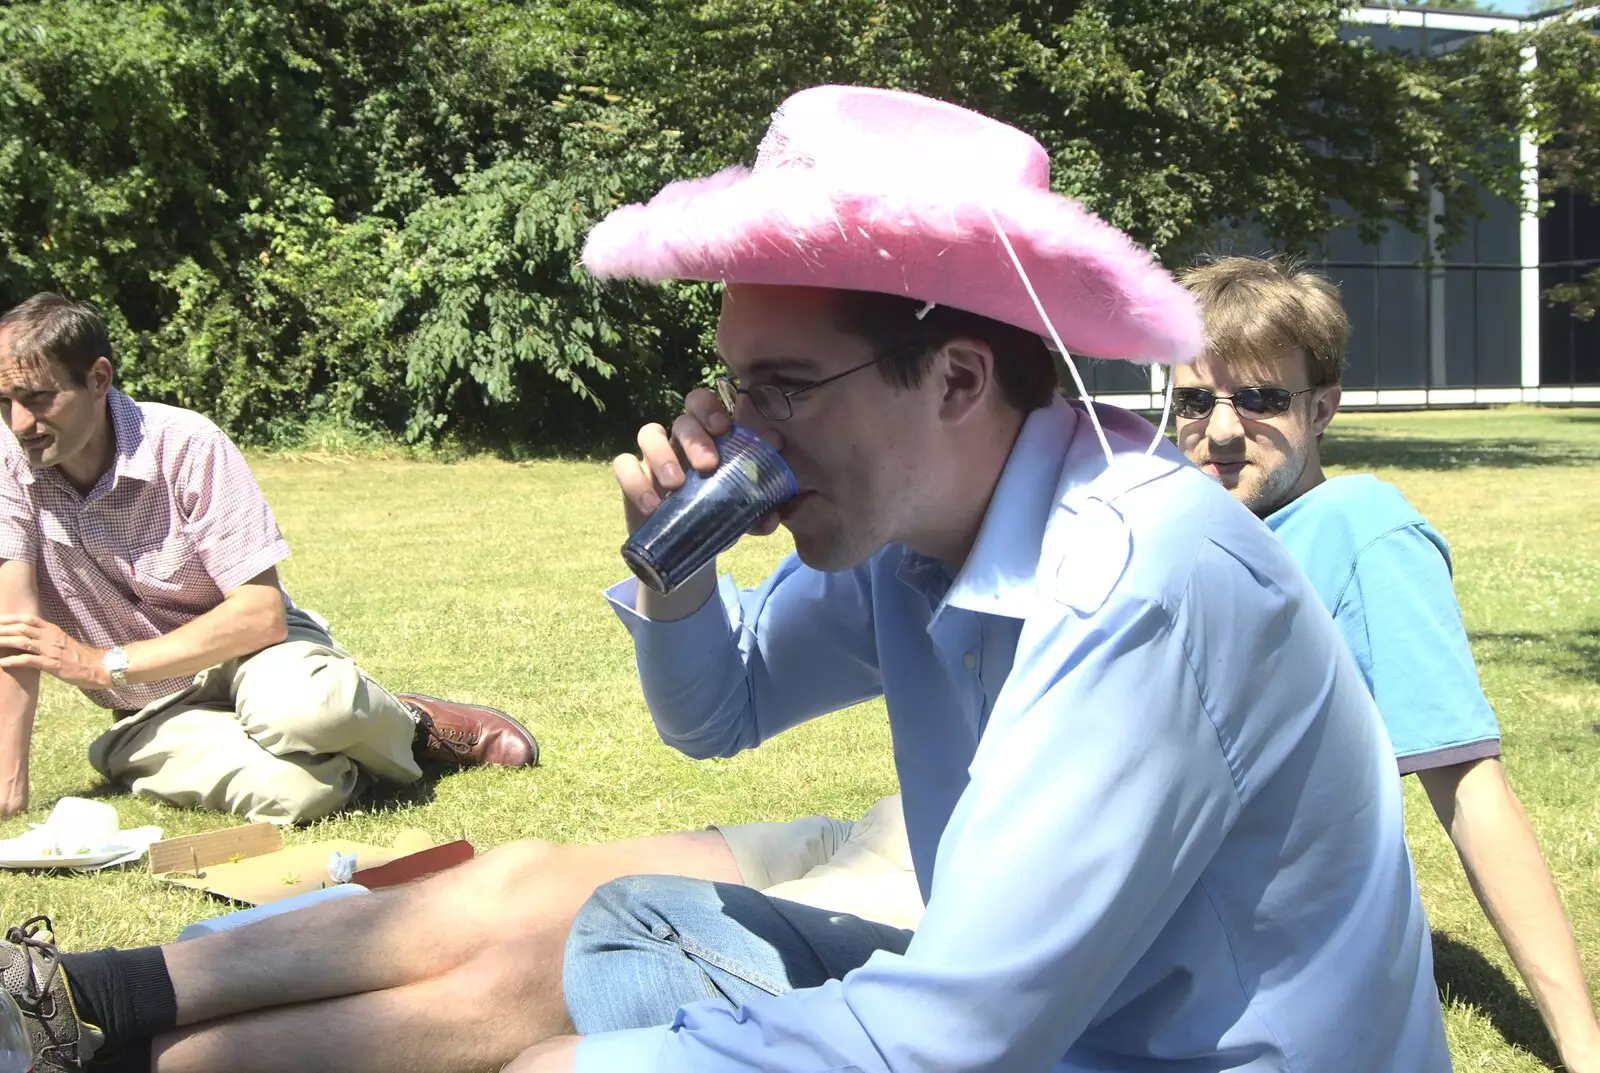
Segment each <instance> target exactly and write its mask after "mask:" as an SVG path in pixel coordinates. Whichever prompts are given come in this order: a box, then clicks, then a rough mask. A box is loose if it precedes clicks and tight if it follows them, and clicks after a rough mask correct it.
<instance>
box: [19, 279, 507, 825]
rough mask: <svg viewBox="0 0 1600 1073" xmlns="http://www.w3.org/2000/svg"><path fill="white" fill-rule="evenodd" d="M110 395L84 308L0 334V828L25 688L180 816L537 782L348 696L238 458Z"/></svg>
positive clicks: (118, 773) (408, 716) (27, 720)
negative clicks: (444, 771)
mask: <svg viewBox="0 0 1600 1073" xmlns="http://www.w3.org/2000/svg"><path fill="white" fill-rule="evenodd" d="M113 376H114V370H113V366H112V363H111V344H110V342H109V340H108V339H107V337H106V331H105V326H104V324H103V323H102V322H101V320H100V318H99V316H98V315H96V314H95V312H94V311H93V310H92V309H91V308H89V307H88V306H86V305H84V304H82V303H78V302H74V301H71V300H70V299H67V298H65V297H62V296H61V295H57V294H48V293H46V294H39V295H35V296H34V297H32V298H30V299H28V300H27V301H25V302H23V303H22V304H21V305H19V306H17V307H16V308H14V309H12V310H11V311H10V312H8V313H6V314H5V315H4V316H3V317H0V416H3V417H4V418H5V421H6V427H7V429H8V431H9V433H10V434H9V435H4V436H0V816H10V815H13V814H15V813H17V812H19V811H21V810H22V809H24V808H26V807H27V804H28V749H29V741H30V739H31V737H32V733H33V722H34V715H35V712H36V709H37V706H38V699H39V673H40V672H41V671H42V672H44V673H46V674H50V675H53V676H55V677H56V678H59V679H60V680H61V681H63V682H66V683H67V684H68V685H71V686H76V687H77V688H78V689H81V690H82V691H83V692H84V694H85V695H86V696H88V697H89V699H90V700H92V701H94V702H95V703H96V704H98V705H100V706H101V707H104V708H110V709H112V710H113V711H114V712H115V713H116V721H115V722H114V723H113V725H112V726H111V728H110V729H109V730H107V731H106V732H105V733H104V734H102V735H101V736H100V737H99V738H98V739H96V740H95V742H94V743H93V744H92V745H91V746H90V748H89V760H90V762H91V763H92V764H93V765H94V767H95V768H96V769H97V770H98V771H99V772H100V773H101V774H102V775H104V776H105V777H106V778H107V779H109V780H111V781H112V782H113V783H118V784H122V785H125V786H129V787H131V789H132V790H133V792H135V793H138V794H142V795H145V796H149V797H153V798H156V799H158V800H162V801H165V802H167V803H169V804H173V805H178V806H190V807H199V808H209V809H217V810H220V811H225V812H236V813H240V814H243V815H244V816H246V817H248V818H250V819H256V820H270V821H273V822H278V823H292V822H299V821H305V820H313V819H317V818H318V817H321V816H325V815H327V814H328V813H330V812H333V811H335V810H336V809H338V808H340V807H341V806H343V805H344V804H345V803H346V802H348V801H349V800H350V798H351V796H352V795H353V794H355V793H356V792H357V791H358V790H359V789H360V788H361V787H362V786H363V785H364V784H367V783H368V782H370V781H372V780H377V781H379V782H385V783H390V784H404V783H409V782H412V781H414V780H416V779H418V778H419V777H421V774H422V769H421V767H420V766H419V763H418V761H419V760H435V761H439V762H443V763H447V764H450V765H454V766H466V765H473V764H481V763H493V764H501V765H506V766H512V767H520V766H524V765H531V764H534V763H537V761H538V744H537V742H535V740H534V738H533V735H531V734H530V733H529V732H528V731H527V730H526V729H525V728H524V727H523V726H522V725H521V724H519V723H517V722H516V721H515V720H513V719H511V718H510V717H509V716H507V715H506V714H504V713H503V712H499V711H496V710H494V709H492V708H485V707H480V706H477V705H466V704H455V703H451V702H448V701H442V700H439V699H437V698H434V697H425V696H421V695H417V694H404V693H402V694H390V693H389V692H387V691H386V690H384V689H383V688H382V687H381V686H379V685H378V684H377V683H376V682H374V681H373V680H372V679H371V678H369V677H367V675H366V674H365V673H363V672H362V671H361V669H360V668H359V667H357V666H356V664H355V661H354V660H353V659H352V658H351V657H350V654H349V653H348V652H346V651H345V650H344V649H342V648H341V647H340V646H339V645H338V643H337V642H335V641H334V640H333V638H332V637H331V636H329V634H328V631H327V629H326V628H325V626H324V624H323V623H321V622H320V621H319V620H317V619H316V618H314V617H313V616H311V615H309V614H307V613H306V612H305V611H303V610H301V609H299V608H297V607H295V606H294V604H293V603H292V601H290V599H289V596H288V594H287V593H286V592H285V591H284V589H283V587H282V585H281V584H280V583H279V581H278V572H277V564H278V563H279V562H281V561H283V560H284V559H285V558H287V557H288V555H289V546H288V544H286V543H285V542H284V539H283V535H282V534H281V533H280V532H279V530H278V526H277V523H276V521H274V519H273V516H272V511H271V509H270V508H269V507H268V506H267V502H266V499H265V498H264V497H263V496H262V494H261V489H260V488H259V487H258V486H257V485H256V482H255V479H254V478H253V477H252V476H251V474H250V470H249V467H248V466H247V465H246V464H245V460H244V458H243V456H242V455H241V454H240V453H239V450H238V448H237V447H235V446H234V444H233V443H232V441H230V440H229V439H228V437H227V436H226V435H225V434H224V433H223V432H222V431H221V430H220V429H218V428H217V427H216V425H214V424H212V423H211V421H209V420H207V419H206V418H205V417H203V416H201V415H200V414H197V413H194V412H192V411H189V410H182V409H178V408H176V407H171V406H163V405H159V404H154V403H136V402H134V401H133V400H131V399H129V398H128V397H127V396H126V395H124V394H122V393H121V392H119V391H116V390H115V389H113V388H112V386H111V383H112V379H113Z"/></svg>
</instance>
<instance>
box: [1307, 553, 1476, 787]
mask: <svg viewBox="0 0 1600 1073" xmlns="http://www.w3.org/2000/svg"><path fill="white" fill-rule="evenodd" d="M1334 621H1335V622H1337V623H1338V625H1339V631H1340V633H1342V634H1343V635H1344V639H1345V643H1346V644H1347V645H1348V646H1349V648H1350V654H1351V655H1352V656H1354V657H1355V661H1356V665H1357V666H1358V667H1359V668H1360V669H1361V675H1362V677H1363V678H1364V679H1365V680H1366V683H1367V688H1368V689H1369V690H1370V691H1371V692H1372V697H1373V699H1374V700H1375V701H1377V704H1378V710H1379V711H1380V712H1381V713H1382V714H1383V721H1384V723H1385V725H1386V726H1387V727H1388V730H1389V738H1390V740H1391V741H1392V743H1393V745H1394V752H1395V757H1396V758H1397V760H1398V762H1399V767H1400V773H1401V774H1402V775H1404V774H1409V773H1411V772H1414V771H1423V770H1426V769H1428V768H1435V767H1445V766H1448V765H1450V764H1459V763H1463V762H1465V761H1468V760H1476V759H1481V758H1483V757H1488V756H1498V755H1499V754H1500V727H1499V724H1498V723H1496V722H1495V717H1494V712H1493V710H1492V709H1491V708H1490V707H1489V701H1488V699H1487V698H1485V697H1484V695H1483V689H1482V687H1481V686H1480V685H1479V682H1478V668H1477V665H1476V664H1475V663H1474V662H1473V659H1472V648H1471V646H1470V644H1469V643H1468V641H1467V631H1466V628H1465V626H1464V625H1463V624H1462V620H1461V608H1460V605H1459V604H1457V603H1456V596H1455V589H1454V587H1453V586H1452V584H1451V580H1450V566H1449V563H1448V562H1447V561H1446V559H1445V557H1444V554H1443V553H1442V552H1441V551H1440V549H1439V547H1438V546H1437V545H1435V544H1434V542H1433V541H1432V540H1430V539H1429V537H1428V535H1427V534H1426V533H1424V532H1423V531H1422V528H1421V527H1420V526H1416V525H1408V526H1404V527H1402V528H1399V529H1395V530H1393V531H1391V532H1389V533H1386V534H1384V535H1383V536H1382V537H1379V538H1378V539H1377V540H1374V541H1373V542H1372V543H1370V544H1368V545H1366V546H1365V547H1364V548H1362V549H1361V550H1360V552H1358V553H1357V556H1356V565H1355V573H1354V576H1353V577H1352V578H1351V581H1350V584H1349V585H1348V587H1347V588H1346V589H1345V592H1344V595H1343V596H1342V598H1341V599H1340V601H1339V604H1338V607H1337V608H1336V609H1335V611H1334Z"/></svg>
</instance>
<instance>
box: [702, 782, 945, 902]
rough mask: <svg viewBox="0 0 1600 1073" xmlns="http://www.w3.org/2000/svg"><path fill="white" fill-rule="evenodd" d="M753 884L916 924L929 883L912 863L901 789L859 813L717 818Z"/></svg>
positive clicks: (770, 891)
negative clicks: (920, 880)
mask: <svg viewBox="0 0 1600 1073" xmlns="http://www.w3.org/2000/svg"><path fill="white" fill-rule="evenodd" d="M716 829H717V830H718V831H721V832H722V837H723V838H724V839H725V840H727V843H728V849H729V850H730V851H732V853H733V860H734V863H735V864H736V865H738V867H739V876H740V878H742V879H743V880H744V882H745V885H746V886H750V887H754V888H756V889H757V890H759V891H762V892H763V893H765V894H768V895H770V896H771V897H774V898H786V899H788V900H789V901H791V902H801V903H803V904H805V905H810V906H814V907H816V908H818V909H828V910H831V911H833V912H836V913H852V914H854V915H855V916H858V917H865V918H866V919H868V920H876V921H877V922H878V923H880V924H890V925H893V926H894V927H897V928H909V929H913V930H914V929H915V928H916V926H917V924H918V923H919V922H920V921H921V920H922V909H923V906H922V890H921V888H919V887H918V886H917V873H916V870H915V868H914V867H913V865H912V863H911V843H910V841H909V840H908V839H907V838H906V818H905V812H904V811H903V810H902V808H901V805H900V795H899V794H895V795H893V796H892V797H885V798H884V799H882V800H881V801H879V802H878V803H877V804H875V805H873V806H872V807H871V808H870V809H868V810H867V814H866V815H865V816H862V817H861V818H860V819H859V820H856V821H854V822H851V821H849V820H836V819H834V818H832V817H831V816H803V817H801V818H800V819H798V820H790V821H788V822H787V823H745V824H736V825H728V824H717V825H716Z"/></svg>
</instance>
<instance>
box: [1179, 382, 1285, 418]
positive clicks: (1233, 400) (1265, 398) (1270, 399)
mask: <svg viewBox="0 0 1600 1073" xmlns="http://www.w3.org/2000/svg"><path fill="white" fill-rule="evenodd" d="M1315 390H1316V388H1310V387H1308V388H1302V389H1300V390H1299V391H1290V390H1289V389H1288V388H1281V387H1247V388H1241V389H1240V390H1238V391H1235V392H1234V393H1233V394H1232V395H1218V394H1217V393H1216V392H1215V391H1212V390H1211V389H1210V388H1204V387H1180V388H1177V389H1175V390H1174V391H1173V392H1172V408H1173V410H1175V411H1176V412H1177V414H1178V416H1179V417H1182V418H1186V419H1193V418H1197V417H1208V416H1210V414H1211V411H1212V410H1213V409H1214V408H1215V407H1216V405H1217V403H1219V402H1225V403H1227V404H1228V405H1229V406H1232V407H1233V412H1234V413H1236V414H1239V415H1240V416H1242V417H1277V416H1278V415H1279V414H1282V413H1288V412H1289V404H1290V403H1292V402H1294V400H1295V397H1296V396H1298V395H1304V394H1306V393H1307V392H1309V391H1315Z"/></svg>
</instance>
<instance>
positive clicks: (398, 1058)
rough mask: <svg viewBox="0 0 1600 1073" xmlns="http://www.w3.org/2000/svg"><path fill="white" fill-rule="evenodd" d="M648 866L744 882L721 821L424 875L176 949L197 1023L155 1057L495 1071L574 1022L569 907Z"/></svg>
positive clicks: (185, 1001) (181, 985)
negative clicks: (567, 953) (567, 963)
mask: <svg viewBox="0 0 1600 1073" xmlns="http://www.w3.org/2000/svg"><path fill="white" fill-rule="evenodd" d="M638 874H664V875H685V876H693V877H697V878H702V879H712V880H718V881H722V882H734V883H736V882H739V881H740V876H739V872H738V869H737V867H736V866H735V865H734V861H733V855H732V854H731V853H730V852H729V850H728V847H727V843H726V842H724V841H723V838H722V836H721V835H720V834H718V833H717V832H715V831H698V832H691V833H685V834H676V835H664V836H661V837H658V838H645V839H635V840H631V841H627V842H614V843H603V844H597V845H574V846H563V845H555V844H552V843H548V842H540V841H533V840H530V841H523V842H515V843H511V844H509V845H506V846H502V847H500V848H499V849H496V850H494V851H492V852H490V853H487V854H485V855H484V856H483V857H482V858H481V859H479V860H476V861H472V862H470V863H469V864H466V865H463V866H461V867H460V868H455V869H451V870H450V871H449V872H445V873H443V874H442V875H438V876H434V877H432V878H430V879H427V880H424V881H422V882H420V883H416V884H412V885H409V886H406V887H402V888H398V889H396V890H392V891H382V892H377V893H374V894H372V895H369V896H366V897H362V898H351V899H345V900H342V901H337V902H330V903H325V904H323V905H320V906H314V907H312V908H310V909H307V910H304V911H302V912H298V913H290V914H285V915H284V916H281V917H274V918H271V919H268V920H264V921H261V922H259V923H257V924H252V925H250V926H248V927H244V928H240V929H239V930H237V931H233V932H223V933H220V934H218V935H213V936H207V937H205V938H202V939H196V940H193V941H190V942H185V943H178V944H175V945H173V946H169V947H167V948H166V959H167V970H168V972H169V974H170V975H171V977H172V982H173V990H174V992H175V993H176V995H177V999H178V1022H179V1024H180V1025H183V1026H192V1027H187V1028H186V1029H185V1030H180V1031H179V1032H178V1033H175V1034H173V1035H170V1036H164V1037H161V1038H159V1039H157V1040H156V1041H155V1045H154V1051H153V1054H154V1062H155V1065H154V1068H155V1069H156V1070H158V1071H160V1073H179V1071H186V1070H193V1071H195V1073H211V1071H215V1070H219V1069H227V1070H230V1071H235V1073H266V1071H269V1070H303V1069H319V1068H320V1069H339V1070H343V1071H346V1073H362V1071H365V1070H372V1071H374V1073H380V1071H381V1073H391V1071H393V1070H397V1069H405V1070H408V1071H414V1073H424V1071H429V1070H438V1071H440V1073H466V1071H469V1070H475V1069H498V1068H500V1066H502V1065H504V1064H505V1063H506V1062H507V1061H509V1060H510V1059H511V1058H512V1057H514V1056H515V1055H516V1054H518V1053H519V1052H520V1051H522V1050H523V1049H525V1048H526V1047H528V1046H530V1045H531V1044H533V1043H535V1042H538V1041H539V1040H541V1039H544V1038H546V1037H548V1036H550V1035H553V1034H556V1033H559V1032H563V1031H570V1026H569V1025H568V1024H567V1019H566V1006H565V1003H564V1002H563V1001H562V997H561V954H562V949H563V947H564V945H565V942H566V935H567V930H568V928H569V927H570V925H571V923H572V918H573V916H574V915H575V914H576V913H577V911H578V909H579V908H580V907H581V906H582V905H583V903H584V902H585V901H586V900H587V899H588V897H589V895H590V894H591V893H592V892H593V891H594V889H595V887H597V886H599V885H600V884H602V883H605V882H607V881H609V880H611V879H615V878H618V877H620V876H625V875H638ZM319 1000H323V1001H319ZM327 1000H331V1001H327ZM297 1004H298V1005H297ZM251 1011H256V1012H251ZM240 1015H243V1016H240Z"/></svg>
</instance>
